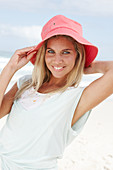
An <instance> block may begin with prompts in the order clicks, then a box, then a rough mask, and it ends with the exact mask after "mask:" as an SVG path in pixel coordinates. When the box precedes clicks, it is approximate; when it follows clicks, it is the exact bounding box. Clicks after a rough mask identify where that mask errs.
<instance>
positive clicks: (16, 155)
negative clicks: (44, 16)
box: [0, 15, 113, 170]
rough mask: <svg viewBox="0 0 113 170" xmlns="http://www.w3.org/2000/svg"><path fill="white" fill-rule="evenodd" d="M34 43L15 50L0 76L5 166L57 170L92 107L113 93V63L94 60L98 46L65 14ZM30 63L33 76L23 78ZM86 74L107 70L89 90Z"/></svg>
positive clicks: (0, 147)
mask: <svg viewBox="0 0 113 170" xmlns="http://www.w3.org/2000/svg"><path fill="white" fill-rule="evenodd" d="M41 35H42V41H41V42H40V43H39V44H38V45H37V46H35V47H27V48H24V49H20V50H17V51H16V52H15V53H14V55H13V56H12V57H11V59H10V61H9V62H8V64H7V65H6V66H5V68H4V69H3V71H2V72H1V75H0V118H2V117H3V116H5V115H7V114H8V116H7V121H6V124H5V126H4V127H3V128H2V130H1V131H0V160H1V169H2V170H28V169H30V170H58V166H57V159H60V158H62V156H63V152H64V149H65V147H66V146H67V145H69V144H70V143H71V142H72V141H73V139H74V138H75V137H76V136H77V135H78V134H79V132H80V131H81V130H82V128H83V126H84V124H85V123H86V121H87V118H88V116H89V115H90V113H91V110H92V109H93V108H94V107H95V106H97V105H98V104H99V103H101V102H102V101H103V100H105V99H106V98H107V97H108V96H110V95H111V94H112V93H113V61H106V62H105V61H94V59H95V57H96V55H97V53H98V49H97V47H96V46H94V45H93V44H91V43H90V42H88V41H87V40H86V39H84V38H83V36H82V26H81V25H80V24H79V23H77V22H76V21H74V20H71V19H69V18H67V17H65V16H63V15H57V16H55V17H53V18H52V19H50V20H49V21H48V22H47V23H46V24H45V26H44V27H43V29H42V34H41ZM29 61H31V62H32V64H34V69H33V73H32V75H26V76H23V77H21V78H20V79H19V80H18V81H17V82H16V83H15V84H14V86H13V87H12V88H11V90H10V91H9V92H7V93H6V94H5V91H6V88H7V86H8V84H9V82H10V80H11V78H12V77H13V75H14V74H15V72H17V71H18V70H19V69H20V68H22V67H23V66H25V65H26V64H27V63H28V62H29ZM83 73H85V74H92V73H103V76H102V77H101V78H99V79H97V80H96V81H94V82H92V83H91V84H90V85H89V86H87V87H86V88H82V87H80V86H79V83H80V80H81V77H82V75H83Z"/></svg>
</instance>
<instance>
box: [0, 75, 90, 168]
mask: <svg viewBox="0 0 113 170" xmlns="http://www.w3.org/2000/svg"><path fill="white" fill-rule="evenodd" d="M30 78H31V75H27V76H24V77H22V78H20V79H19V81H18V82H17V85H18V88H20V87H21V85H22V83H23V82H25V81H26V80H28V79H30ZM83 90H84V88H82V87H77V88H75V87H70V88H67V90H66V91H65V92H63V93H56V94H52V95H50V94H42V93H38V92H35V90H34V89H33V88H30V89H29V90H27V91H25V92H24V93H23V95H22V97H21V98H20V99H18V100H15V101H14V104H13V106H12V109H11V112H10V113H9V115H8V117H7V121H6V124H5V126H4V127H3V128H2V130H1V131H0V158H1V164H2V169H3V168H4V169H5V170H9V169H10V170H28V169H30V170H38V169H41V168H52V167H55V166H57V159H58V158H62V156H63V152H64V149H65V147H66V146H67V145H69V144H70V143H71V142H72V141H73V139H74V138H75V137H76V136H77V135H78V133H79V132H80V131H81V129H82V128H83V126H84V124H85V123H86V120H87V118H88V116H89V114H90V112H91V111H89V112H87V113H86V114H84V115H83V116H82V117H81V118H80V119H79V120H78V121H77V122H76V123H75V124H74V125H73V127H71V122H72V118H73V114H74V111H75V108H76V106H77V104H78V102H79V99H80V97H81V94H82V92H83Z"/></svg>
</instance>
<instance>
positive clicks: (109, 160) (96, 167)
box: [58, 100, 113, 170]
mask: <svg viewBox="0 0 113 170" xmlns="http://www.w3.org/2000/svg"><path fill="white" fill-rule="evenodd" d="M58 163H59V170H113V100H111V101H109V100H106V101H104V102H102V103H101V104H100V105H98V106H97V107H95V108H94V109H93V111H92V113H91V115H90V117H89V119H88V121H87V123H86V124H85V126H84V128H83V130H82V132H81V133H80V134H79V136H78V137H77V138H75V140H74V141H73V142H72V143H71V145H69V146H68V147H67V148H66V150H65V153H64V157H63V159H61V160H59V161H58Z"/></svg>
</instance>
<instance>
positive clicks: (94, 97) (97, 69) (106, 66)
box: [72, 61, 113, 125]
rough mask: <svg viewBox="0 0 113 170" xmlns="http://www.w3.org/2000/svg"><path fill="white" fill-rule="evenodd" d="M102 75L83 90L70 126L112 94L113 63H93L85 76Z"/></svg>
mask: <svg viewBox="0 0 113 170" xmlns="http://www.w3.org/2000/svg"><path fill="white" fill-rule="evenodd" d="M93 73H103V76H102V77H100V78H99V79H97V80H95V81H94V82H92V83H91V84H90V85H89V86H88V87H86V88H85V90H84V91H83V94H82V96H81V99H80V101H79V103H78V106H77V108H76V110H75V114H74V116H73V120H72V125H73V124H74V123H75V122H76V121H77V120H78V119H79V118H80V117H81V116H82V115H83V114H85V113H86V112H87V111H89V110H90V109H92V108H94V107H95V106H97V105H98V104H99V103H101V102H102V101H103V100H105V99H106V98H107V97H109V96H110V95H111V94H112V93H113V61H95V62H93V63H92V64H91V66H90V67H89V68H86V69H85V74H93Z"/></svg>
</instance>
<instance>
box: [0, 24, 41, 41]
mask: <svg viewBox="0 0 113 170" xmlns="http://www.w3.org/2000/svg"><path fill="white" fill-rule="evenodd" d="M41 29H42V27H41V26H36V25H34V26H12V25H5V24H1V25H0V37H7V36H10V37H11V36H13V37H14V36H15V37H20V38H26V39H28V40H29V41H37V40H40V39H41V36H40V35H41Z"/></svg>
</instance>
